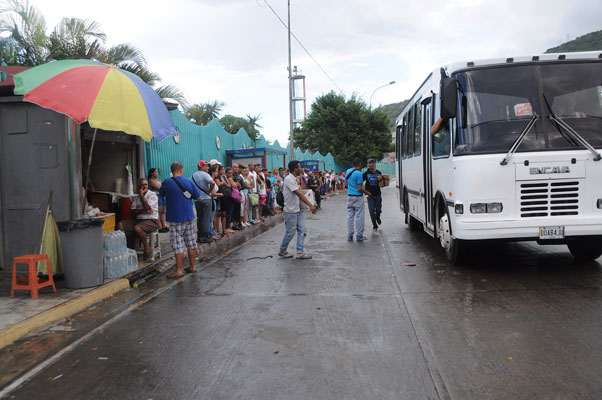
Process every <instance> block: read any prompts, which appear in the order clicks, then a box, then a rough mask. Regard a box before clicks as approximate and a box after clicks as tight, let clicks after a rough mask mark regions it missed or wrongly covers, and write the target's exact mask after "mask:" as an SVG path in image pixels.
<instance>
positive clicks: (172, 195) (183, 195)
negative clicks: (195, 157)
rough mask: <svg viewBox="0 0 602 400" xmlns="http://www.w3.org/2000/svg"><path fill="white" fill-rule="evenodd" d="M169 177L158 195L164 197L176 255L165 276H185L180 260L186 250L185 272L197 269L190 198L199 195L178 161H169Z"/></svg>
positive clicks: (194, 229) (198, 197) (182, 259)
mask: <svg viewBox="0 0 602 400" xmlns="http://www.w3.org/2000/svg"><path fill="white" fill-rule="evenodd" d="M171 173H172V175H173V177H172V178H169V179H166V180H165V181H163V184H162V185H161V189H160V190H159V194H160V195H161V196H165V200H166V208H167V217H166V219H167V221H168V222H169V223H170V229H169V240H170V244H171V248H172V249H173V251H174V253H175V254H176V270H175V271H174V272H172V273H171V274H169V275H167V277H168V278H179V277H182V276H184V272H183V271H182V263H183V261H184V252H185V249H188V259H189V261H190V267H189V268H187V271H188V272H196V269H195V266H194V262H195V259H196V224H195V222H194V210H193V209H192V200H193V199H197V200H198V199H200V198H201V191H200V190H199V188H197V187H196V185H195V184H194V182H193V181H192V180H190V179H188V178H185V177H184V176H182V175H184V167H183V166H182V163H180V162H177V161H176V162H174V163H173V164H171Z"/></svg>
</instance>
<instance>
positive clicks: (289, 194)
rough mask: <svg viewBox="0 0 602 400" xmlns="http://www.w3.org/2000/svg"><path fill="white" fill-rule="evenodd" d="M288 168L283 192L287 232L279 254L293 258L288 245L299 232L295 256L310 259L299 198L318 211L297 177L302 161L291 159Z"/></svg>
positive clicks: (300, 258) (282, 256)
mask: <svg viewBox="0 0 602 400" xmlns="http://www.w3.org/2000/svg"><path fill="white" fill-rule="evenodd" d="M288 169H289V171H290V173H289V174H288V175H287V176H286V178H284V183H283V189H282V194H283V196H284V209H283V212H284V225H285V227H286V232H285V234H284V237H283V238H282V243H281V244H280V251H279V252H278V256H279V257H281V258H292V257H293V256H292V255H290V254H289V253H288V251H287V248H288V245H289V243H290V242H291V240H292V239H293V237H294V236H295V232H297V254H296V256H295V258H296V259H297V260H309V259H311V258H312V257H311V256H310V255H307V254H305V252H304V249H303V241H304V240H305V236H306V235H307V228H306V226H305V219H304V218H303V212H302V211H301V207H300V205H299V200H301V201H303V202H304V203H305V204H307V205H308V206H309V209H310V210H311V212H312V213H313V214H315V213H316V210H317V209H316V207H314V205H313V204H311V202H310V201H309V200H307V198H306V197H305V196H304V195H303V193H301V190H300V188H299V184H298V182H297V177H298V176H299V175H300V174H301V173H302V170H301V163H300V162H299V161H295V160H293V161H291V162H289V163H288Z"/></svg>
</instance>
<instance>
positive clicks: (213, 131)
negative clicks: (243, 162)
mask: <svg viewBox="0 0 602 400" xmlns="http://www.w3.org/2000/svg"><path fill="white" fill-rule="evenodd" d="M170 114H171V117H172V119H173V121H174V123H175V124H176V126H177V127H178V129H179V130H180V138H179V143H177V142H176V141H175V140H174V138H173V137H170V138H167V139H165V140H164V141H163V142H161V143H158V142H157V141H156V140H155V139H153V140H152V141H150V142H149V143H145V166H146V170H147V171H148V170H149V169H150V168H158V169H159V179H162V180H164V179H166V178H168V177H169V173H170V166H171V163H172V162H174V161H180V162H181V163H182V165H184V175H185V176H190V175H192V173H193V172H195V171H196V170H197V167H196V164H197V163H198V162H199V160H207V161H209V160H211V159H216V160H218V161H220V162H221V163H222V164H226V160H227V158H226V150H240V149H246V148H250V147H251V146H252V147H254V148H263V147H266V148H271V149H275V150H280V151H285V152H286V154H287V157H286V159H287V162H288V161H289V160H288V158H289V157H288V153H289V150H288V146H287V147H282V146H280V144H279V143H278V141H275V142H274V143H273V144H270V143H268V142H267V140H265V138H264V137H263V136H261V137H260V138H259V139H258V140H257V141H255V142H253V141H252V140H251V139H250V138H249V135H247V133H246V132H245V130H244V129H241V130H240V131H238V133H237V134H236V135H232V134H230V133H229V132H227V131H226V130H225V129H224V128H223V127H222V125H221V124H220V123H219V121H218V120H217V119H215V120H213V121H211V122H210V123H209V124H208V125H206V126H199V125H195V124H193V123H191V122H190V121H188V120H187V119H186V117H184V115H183V114H182V113H181V112H180V111H179V110H173V111H170ZM266 158H267V167H268V168H270V169H272V168H274V167H280V166H282V165H283V161H284V160H283V156H282V155H277V154H269V153H268V155H267V157H266ZM295 159H296V160H299V161H302V160H320V161H324V165H325V166H326V169H328V170H334V171H337V172H338V171H341V170H343V169H345V168H344V166H341V165H338V164H337V163H336V162H335V161H334V157H333V156H332V154H330V153H328V154H327V155H325V156H323V155H322V154H320V153H318V152H316V153H313V154H312V153H310V152H309V151H305V152H302V151H301V150H300V149H298V148H297V149H295Z"/></svg>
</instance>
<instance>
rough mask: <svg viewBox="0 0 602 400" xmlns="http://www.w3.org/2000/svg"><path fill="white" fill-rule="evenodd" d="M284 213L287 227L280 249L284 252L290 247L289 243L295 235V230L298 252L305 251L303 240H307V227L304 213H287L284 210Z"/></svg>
mask: <svg viewBox="0 0 602 400" xmlns="http://www.w3.org/2000/svg"><path fill="white" fill-rule="evenodd" d="M282 214H283V215H284V226H285V227H286V233H285V234H284V237H283V238H282V244H281V245H280V251H281V252H282V253H284V252H285V251H286V249H287V248H288V244H289V243H290V242H291V240H292V239H293V237H294V236H295V231H296V232H297V254H301V253H303V241H304V240H305V236H306V235H307V233H306V232H307V228H306V226H305V219H304V218H303V213H302V212H301V211H300V212H297V213H287V212H283V213H282Z"/></svg>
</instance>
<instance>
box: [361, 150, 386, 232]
mask: <svg viewBox="0 0 602 400" xmlns="http://www.w3.org/2000/svg"><path fill="white" fill-rule="evenodd" d="M363 178H364V182H365V183H366V185H365V187H366V190H367V191H369V192H370V196H368V213H369V214H370V219H371V220H372V230H374V231H377V230H378V226H379V225H380V224H381V221H380V214H381V213H382V204H383V199H382V197H381V193H380V185H379V182H380V181H382V179H383V174H382V172H380V171H379V170H377V169H376V161H375V160H374V159H369V160H368V169H367V170H366V172H364V176H363Z"/></svg>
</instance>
